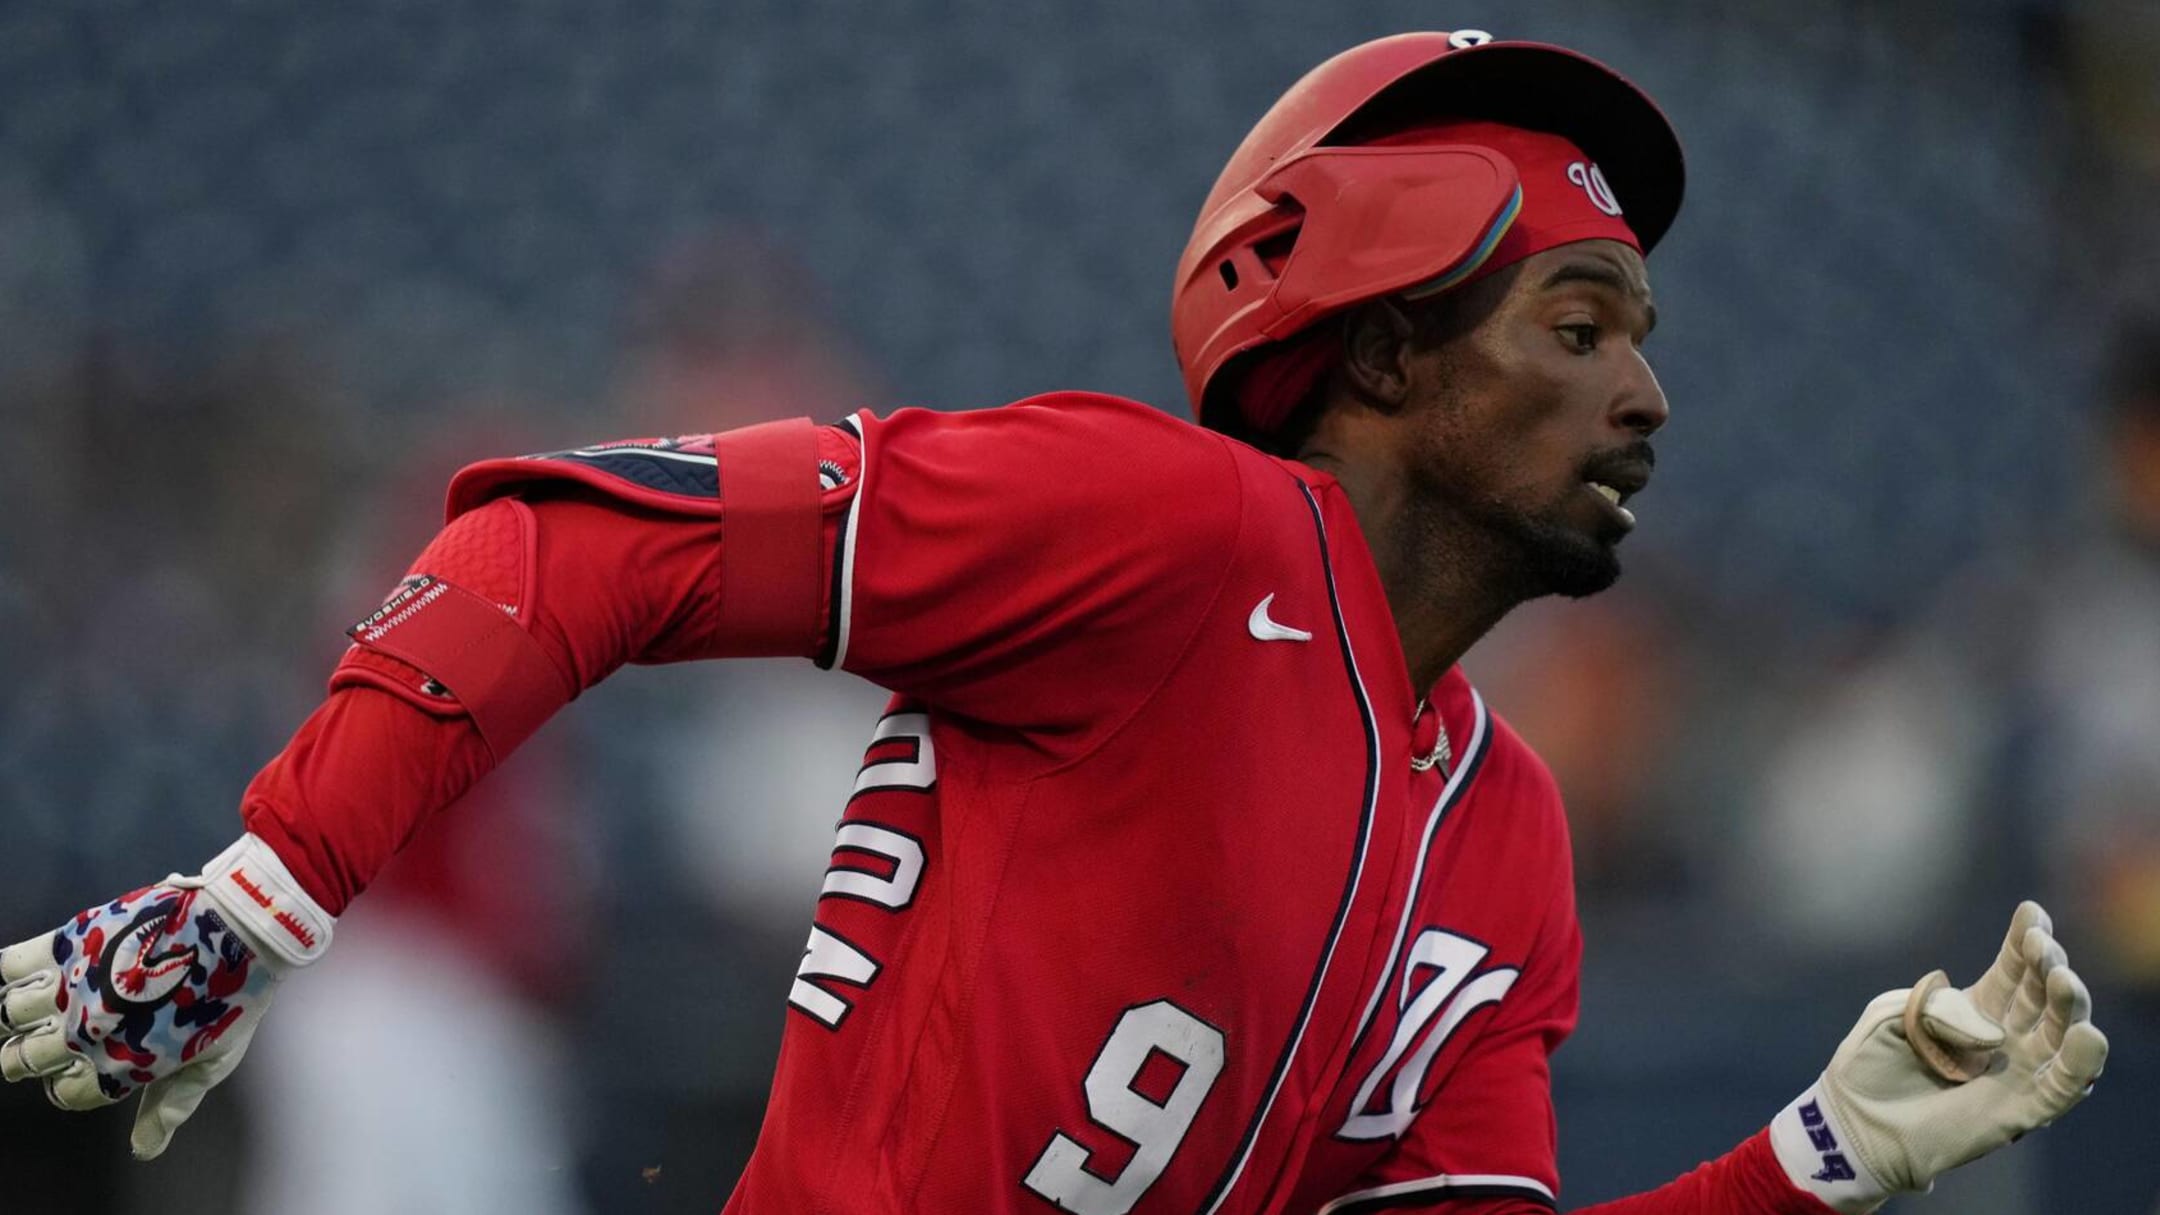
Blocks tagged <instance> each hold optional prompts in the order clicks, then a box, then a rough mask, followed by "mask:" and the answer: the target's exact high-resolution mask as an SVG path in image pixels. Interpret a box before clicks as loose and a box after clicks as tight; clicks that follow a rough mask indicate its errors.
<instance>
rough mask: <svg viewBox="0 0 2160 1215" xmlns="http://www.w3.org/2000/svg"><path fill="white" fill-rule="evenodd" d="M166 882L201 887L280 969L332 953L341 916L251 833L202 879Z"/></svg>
mask: <svg viewBox="0 0 2160 1215" xmlns="http://www.w3.org/2000/svg"><path fill="white" fill-rule="evenodd" d="M168 881H170V882H171V883H172V884H174V885H199V887H200V889H201V890H202V892H203V894H204V895H205V896H207V897H208V898H209V899H210V901H211V902H213V903H215V904H216V905H217V908H218V911H219V912H220V913H222V914H223V915H224V917H225V919H226V921H227V923H229V924H230V925H231V926H232V929H233V931H234V932H235V933H238V934H239V935H240V937H241V939H242V940H244V941H246V942H247V943H248V944H249V945H250V946H252V947H254V949H255V952H256V953H258V954H261V955H263V956H264V957H265V958H267V959H268V960H270V961H272V962H275V963H277V964H279V965H282V966H285V967H300V966H306V965H308V964H309V963H311V962H313V961H315V960H316V959H317V958H320V957H321V956H322V955H323V953H324V951H326V950H327V949H329V948H330V937H331V934H332V932H333V931H335V929H336V927H337V917H335V916H333V915H331V914H330V913H329V912H327V911H325V910H323V908H322V905H321V904H319V903H317V902H316V901H315V900H314V898H312V897H311V896H310V895H309V894H308V892H307V890H306V889H305V888H304V887H302V886H301V884H300V882H299V880H298V879H297V878H295V877H294V876H293V873H292V870H291V869H289V868H287V867H286V865H285V862H284V861H283V860H281V859H280V858H279V857H278V854H277V852H276V850H274V849H272V848H271V847H270V845H269V844H267V843H265V842H264V841H263V840H262V838H261V837H259V836H256V835H254V834H252V833H251V834H247V835H243V836H241V837H240V838H239V839H238V840H236V841H234V842H233V845H232V846H231V847H229V848H227V849H226V850H225V851H223V852H221V853H219V854H218V855H217V856H215V857H213V858H211V860H210V863H209V864H207V865H205V866H203V869H202V873H201V874H200V875H198V876H196V877H192V878H182V877H178V876H175V877H173V878H171V879H168Z"/></svg>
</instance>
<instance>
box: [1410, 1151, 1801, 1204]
mask: <svg viewBox="0 0 2160 1215" xmlns="http://www.w3.org/2000/svg"><path fill="white" fill-rule="evenodd" d="M1423 1209H1425V1210H1428V1211H1429V1212H1431V1215H1552V1208H1550V1207H1547V1206H1545V1205H1543V1204H1541V1203H1538V1202H1534V1201H1531V1200H1530V1199H1527V1198H1491V1199H1475V1200H1468V1201H1458V1202H1446V1203H1440V1204H1437V1205H1434V1206H1432V1207H1429V1208H1423ZM1573 1215H1834V1212H1832V1211H1831V1210H1830V1208H1828V1207H1826V1206H1824V1205H1822V1204H1821V1203H1820V1202H1817V1201H1816V1200H1815V1198H1814V1197H1813V1196H1812V1195H1809V1194H1805V1193H1802V1192H1801V1191H1800V1190H1799V1189H1797V1188H1796V1187H1795V1186H1794V1185H1793V1184H1792V1182H1791V1181H1790V1180H1788V1179H1787V1178H1786V1176H1785V1169H1784V1167H1783V1166H1782V1165H1780V1164H1778V1160H1777V1154H1776V1153H1775V1152H1774V1151H1772V1150H1771V1148H1770V1133H1769V1131H1767V1130H1764V1131H1758V1132H1756V1133H1755V1134H1754V1135H1753V1136H1752V1137H1750V1138H1749V1139H1748V1140H1747V1141H1746V1142H1744V1143H1742V1144H1741V1145H1740V1146H1739V1147H1736V1148H1734V1149H1733V1150H1732V1151H1730V1152H1727V1153H1725V1154H1724V1155H1723V1156H1720V1157H1718V1158H1717V1159H1716V1160H1712V1161H1710V1162H1708V1163H1706V1164H1703V1165H1700V1166H1697V1167H1696V1168H1695V1169H1694V1170H1693V1171H1691V1172H1688V1173H1686V1174H1683V1175H1682V1176H1680V1177H1677V1178H1674V1179H1673V1180H1671V1181H1669V1182H1666V1183H1665V1184H1664V1185H1661V1186H1659V1187H1658V1188H1656V1189H1654V1190H1650V1191H1648V1192H1646V1193H1642V1194H1634V1195H1631V1196H1629V1197H1626V1198H1618V1199H1614V1200H1613V1201H1611V1202H1601V1203H1598V1204H1597V1205H1596V1206H1589V1207H1576V1208H1574V1212H1573Z"/></svg>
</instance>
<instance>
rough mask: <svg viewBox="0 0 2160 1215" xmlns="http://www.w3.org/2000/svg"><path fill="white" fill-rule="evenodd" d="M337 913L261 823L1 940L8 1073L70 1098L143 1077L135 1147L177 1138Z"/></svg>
mask: <svg viewBox="0 0 2160 1215" xmlns="http://www.w3.org/2000/svg"><path fill="white" fill-rule="evenodd" d="M334 923H335V921H334V920H333V919H332V917H331V916H329V915H328V914H326V913H325V912H324V911H323V910H322V908H321V907H319V906H317V905H316V903H315V901H314V900H313V899H311V898H309V897H308V896H307V894H306V892H305V891H303V890H301V888H300V885H299V883H297V882H295V881H294V880H293V877H292V874H291V873H289V872H288V871H287V870H286V868H285V866H284V864H283V862H281V861H279V860H278V858H277V854H276V853H274V852H272V851H271V850H270V848H269V846H268V845H266V844H264V843H263V842H262V841H261V840H259V839H257V838H256V837H254V836H252V835H245V836H242V837H241V838H240V842H239V843H236V844H234V845H233V846H232V847H231V848H228V849H226V850H225V851H224V852H223V853H222V854H220V855H219V856H218V857H217V859H216V860H213V861H211V862H210V863H209V864H208V865H206V866H204V868H203V871H202V873H201V874H199V875H197V876H195V877H182V876H180V875H179V874H174V875H172V876H171V877H168V878H166V879H165V880H164V881H163V882H160V883H158V884H157V885H155V886H145V887H143V888H142V889H140V890H136V891H134V892H132V893H129V894H125V895H122V896H120V897H119V898H117V899H114V900H113V901H112V902H110V903H107V904H105V905H104V906H102V907H92V908H90V909H89V910H88V911H85V912H83V913H82V914H80V915H78V916H76V917H75V918H74V919H72V920H69V921H68V922H67V923H65V924H63V925H61V926H60V928H59V929H58V930H56V931H54V932H50V933H47V934H45V935H43V936H38V937H34V938H32V939H30V940H28V941H24V942H23V943H21V944H20V945H13V946H10V947H9V948H7V949H6V950H4V951H0V1034H4V1035H5V1040H4V1041H0V1075H4V1076H5V1077H6V1079H8V1080H9V1081H16V1080H26V1079H32V1078H35V1079H37V1080H39V1081H40V1082H41V1083H42V1084H43V1085H44V1087H45V1095H46V1096H47V1097H49V1098H51V1100H52V1103H53V1104H54V1105H57V1106H59V1107H60V1108H62V1109H69V1110H87V1109H95V1108H96V1107H98V1106H102V1105H110V1104H112V1103H113V1102H115V1101H119V1100H120V1099H122V1098H124V1097H126V1096H127V1095H128V1094H129V1093H132V1092H134V1091H135V1090H136V1089H137V1088H141V1089H142V1090H143V1099H142V1105H141V1107H140V1108H139V1109H138V1110H137V1111H136V1115H135V1130H134V1133H133V1135H132V1136H131V1137H130V1140H129V1142H130V1145H131V1146H132V1147H133V1148H134V1151H135V1155H136V1157H137V1158H138V1159H142V1160H148V1159H150V1158H152V1157H154V1156H156V1155H158V1154H159V1153H161V1152H163V1151H164V1150H165V1148H166V1146H167V1145H168V1144H170V1143H171V1142H172V1137H173V1132H174V1131H176V1130H178V1129H179V1128H180V1124H181V1123H183V1122H186V1121H187V1120H188V1116H189V1115H191V1114H193V1113H194V1112H195V1108H196V1107H197V1106H199V1105H201V1104H202V1099H203V1097H204V1095H205V1094H207V1093H208V1092H209V1091H210V1090H211V1089H212V1088H215V1087H216V1086H217V1084H218V1082H219V1081H221V1080H223V1079H224V1078H225V1077H226V1076H228V1075H230V1074H231V1073H232V1070H233V1068H235V1067H237V1066H239V1063H240V1057H241V1056H242V1055H243V1054H245V1053H246V1052H247V1048H248V1040H249V1039H250V1038H252V1037H254V1036H255V1026H256V1024H257V1023H258V1022H259V1021H260V1020H261V1019H262V1015H263V1011H264V1010H265V1009H267V1008H269V1007H270V997H271V995H272V994H273V993H274V992H275V991H276V988H277V985H278V981H279V980H280V979H282V978H283V977H284V976H285V974H286V972H287V971H289V970H291V969H293V968H295V967H299V966H305V965H307V964H308V963H309V962H312V961H314V960H315V959H316V958H318V957H320V956H322V952H323V950H325V949H327V948H328V947H329V945H330V931H331V928H332V926H333V924H334Z"/></svg>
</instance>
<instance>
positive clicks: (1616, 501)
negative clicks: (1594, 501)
mask: <svg viewBox="0 0 2160 1215" xmlns="http://www.w3.org/2000/svg"><path fill="white" fill-rule="evenodd" d="M1590 488H1592V489H1594V490H1596V491H1598V492H1599V493H1601V494H1603V495H1605V500H1606V501H1607V502H1610V503H1612V504H1613V505H1614V506H1618V505H1620V491H1619V490H1617V489H1614V488H1613V487H1612V486H1610V485H1602V484H1599V483H1598V482H1596V481H1592V482H1591V483H1590Z"/></svg>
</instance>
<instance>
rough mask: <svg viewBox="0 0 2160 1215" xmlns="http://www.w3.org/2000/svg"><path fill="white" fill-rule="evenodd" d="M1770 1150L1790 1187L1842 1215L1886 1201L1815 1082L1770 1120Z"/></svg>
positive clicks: (1885, 1194)
mask: <svg viewBox="0 0 2160 1215" xmlns="http://www.w3.org/2000/svg"><path fill="white" fill-rule="evenodd" d="M1770 1146H1771V1147H1772V1148H1773V1149H1774V1150H1776V1152H1777V1158H1778V1163H1779V1164H1782V1165H1784V1166H1785V1175H1786V1176H1787V1177H1790V1178H1791V1179H1792V1183H1793V1185H1795V1186H1797V1187H1799V1188H1800V1189H1801V1190H1804V1191H1806V1192H1807V1193H1809V1194H1813V1195H1814V1196H1815V1197H1816V1198H1818V1199H1820V1200H1821V1201H1822V1204H1823V1205H1824V1206H1827V1207H1829V1208H1831V1209H1832V1210H1836V1211H1842V1212H1845V1215H1861V1213H1862V1212H1866V1211H1872V1210H1874V1209H1875V1208H1876V1207H1879V1206H1881V1205H1882V1204H1883V1203H1884V1202H1885V1201H1887V1200H1888V1199H1889V1197H1890V1192H1889V1191H1888V1190H1887V1189H1885V1188H1884V1187H1883V1184H1882V1183H1881V1182H1880V1181H1877V1180H1876V1179H1875V1175H1874V1174H1873V1173H1870V1172H1869V1171H1868V1167H1867V1163H1866V1162H1865V1161H1863V1160H1861V1159H1860V1153H1859V1152H1857V1151H1855V1150H1854V1144H1853V1140H1852V1136H1851V1135H1850V1134H1849V1133H1847V1131H1846V1129H1845V1128H1843V1127H1840V1126H1839V1125H1837V1123H1836V1121H1835V1120H1834V1119H1833V1118H1832V1117H1831V1113H1830V1103H1829V1102H1827V1101H1824V1100H1823V1095H1822V1085H1821V1084H1820V1083H1819V1082H1818V1083H1816V1084H1811V1085H1809V1086H1808V1090H1807V1091H1806V1092H1804V1093H1802V1094H1800V1095H1799V1096H1798V1097H1795V1098H1793V1101H1792V1104H1791V1105H1788V1106H1786V1107H1785V1108H1784V1109H1783V1110H1780V1111H1779V1112H1778V1116H1777V1117H1775V1118H1772V1119H1771V1120H1770Z"/></svg>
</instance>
